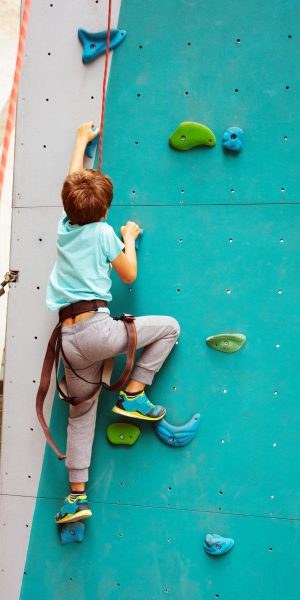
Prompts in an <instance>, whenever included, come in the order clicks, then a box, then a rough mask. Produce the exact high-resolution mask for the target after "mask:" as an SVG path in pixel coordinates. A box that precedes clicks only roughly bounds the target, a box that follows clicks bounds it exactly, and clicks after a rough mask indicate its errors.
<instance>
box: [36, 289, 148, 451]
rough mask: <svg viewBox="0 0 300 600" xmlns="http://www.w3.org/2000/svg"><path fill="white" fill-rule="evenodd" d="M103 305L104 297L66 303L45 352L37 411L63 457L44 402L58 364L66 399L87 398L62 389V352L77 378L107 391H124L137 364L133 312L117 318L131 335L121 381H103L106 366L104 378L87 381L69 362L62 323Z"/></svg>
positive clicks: (60, 392) (44, 427) (62, 392)
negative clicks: (60, 364)
mask: <svg viewBox="0 0 300 600" xmlns="http://www.w3.org/2000/svg"><path fill="white" fill-rule="evenodd" d="M100 306H101V307H103V306H107V302H105V301H104V300H91V301H88V300H81V301H79V302H75V303H74V304H70V305H69V306H66V307H65V308H63V309H62V310H60V311H59V323H58V324H57V325H56V326H55V328H54V330H53V332H52V334H51V337H50V340H49V342H48V346H47V350H46V354H45V358H44V362H43V367H42V373H41V379H40V385H39V389H38V392H37V396H36V412H37V417H38V420H39V422H40V424H41V426H42V428H43V431H44V433H45V436H46V439H47V442H48V444H49V445H50V446H51V448H52V450H54V452H55V454H57V456H58V458H59V460H62V459H63V458H66V455H65V454H63V453H62V452H60V450H59V449H58V448H57V446H56V444H55V443H54V441H53V439H52V436H51V433H50V429H49V427H48V425H47V423H46V421H45V418H44V413H43V407H44V401H45V398H46V395H47V392H48V389H49V386H50V380H51V373H52V369H53V365H54V363H55V372H56V385H57V388H58V391H59V394H60V396H61V397H62V398H63V399H64V400H65V401H66V402H69V403H70V404H73V405H77V404H79V403H80V402H82V401H83V400H82V399H80V398H77V397H69V396H67V395H66V394H65V393H64V391H63V390H62V388H61V386H60V385H59V382H58V367H59V356H60V353H62V356H63V358H64V360H65V362H66V364H67V365H68V366H69V367H70V369H71V370H72V372H73V373H74V374H75V375H76V376H77V377H79V379H82V380H83V381H85V382H86V383H93V384H94V385H97V386H99V387H100V386H101V385H103V386H104V387H105V388H106V389H107V390H110V391H115V390H120V389H121V388H122V387H124V385H125V384H126V382H127V381H128V378H129V376H130V373H131V371H132V368H133V365H134V358H135V352H136V341H137V340H136V328H135V324H134V317H133V316H132V315H122V316H121V317H116V318H115V320H122V321H123V322H124V325H125V327H126V331H127V337H128V346H127V356H126V364H125V368H124V371H123V373H122V374H121V375H120V377H119V378H118V380H117V381H116V382H115V383H113V384H111V385H108V384H107V383H106V382H105V381H102V376H103V367H102V371H101V377H100V381H97V382H91V381H87V380H86V379H84V378H83V377H81V376H80V375H78V373H77V372H76V371H75V370H74V369H73V367H72V366H71V364H70V363H69V361H68V359H67V357H66V355H65V353H64V351H63V348H62V343H61V324H62V322H63V321H64V320H65V319H67V318H69V317H72V318H75V317H76V316H77V315H80V314H82V313H84V312H89V311H96V310H97V309H98V308H99V307H100Z"/></svg>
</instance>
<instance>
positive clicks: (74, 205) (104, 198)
mask: <svg viewBox="0 0 300 600" xmlns="http://www.w3.org/2000/svg"><path fill="white" fill-rule="evenodd" d="M61 197H62V201H63V205H64V209H65V211H66V213H67V215H68V217H69V220H70V222H71V223H72V224H73V225H86V224H87V223H95V222H96V221H100V220H101V219H102V218H103V217H104V216H105V214H106V211H107V210H108V209H109V207H110V205H111V202H112V199H113V184H112V181H111V180H110V178H109V177H108V176H107V175H103V173H99V171H96V169H82V170H81V171H76V172H75V173H72V174H71V175H68V177H67V178H66V179H65V181H64V184H63V188H62V192H61Z"/></svg>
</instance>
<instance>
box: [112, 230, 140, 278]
mask: <svg viewBox="0 0 300 600" xmlns="http://www.w3.org/2000/svg"><path fill="white" fill-rule="evenodd" d="M139 233H140V228H139V226H138V225H137V224H136V223H133V222H132V221H128V223H127V224H126V225H124V226H123V227H121V234H122V237H123V240H124V244H125V252H121V253H120V254H119V256H117V258H116V259H115V260H114V261H113V262H112V266H113V267H114V269H115V270H116V271H117V273H118V275H119V277H120V279H121V280H122V281H123V282H124V283H133V282H134V281H135V279H136V277H137V259H136V249H135V240H136V238H137V237H138V235H139Z"/></svg>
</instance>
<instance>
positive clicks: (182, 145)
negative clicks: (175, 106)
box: [169, 121, 216, 150]
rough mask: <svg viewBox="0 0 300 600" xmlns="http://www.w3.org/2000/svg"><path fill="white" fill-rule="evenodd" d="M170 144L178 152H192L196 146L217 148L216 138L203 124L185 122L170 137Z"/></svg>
mask: <svg viewBox="0 0 300 600" xmlns="http://www.w3.org/2000/svg"><path fill="white" fill-rule="evenodd" d="M169 143H170V146H172V148H175V149H176V150H191V148H195V147H196V146H215V145H216V137H215V135H214V133H213V132H212V131H211V129H209V128H208V127H206V125H203V124H202V123H194V122H192V121H183V122H182V123H180V124H179V125H178V127H177V129H176V130H175V131H174V133H172V135H171V136H170V137H169Z"/></svg>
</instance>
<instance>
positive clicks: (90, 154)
mask: <svg viewBox="0 0 300 600" xmlns="http://www.w3.org/2000/svg"><path fill="white" fill-rule="evenodd" d="M92 130H93V131H95V130H96V127H92ZM99 140H100V135H99V133H98V135H96V137H95V138H94V139H93V140H92V141H91V142H88V143H87V145H86V149H85V154H86V156H88V157H89V158H93V156H94V151H95V148H97V146H98V144H99Z"/></svg>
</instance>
